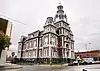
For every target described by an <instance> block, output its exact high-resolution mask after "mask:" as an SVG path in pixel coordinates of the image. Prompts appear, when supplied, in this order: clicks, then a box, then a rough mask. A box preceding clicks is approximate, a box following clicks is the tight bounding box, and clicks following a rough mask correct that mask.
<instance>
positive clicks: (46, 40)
mask: <svg viewBox="0 0 100 71" xmlns="http://www.w3.org/2000/svg"><path fill="white" fill-rule="evenodd" d="M47 44H48V37H45V45H47Z"/></svg>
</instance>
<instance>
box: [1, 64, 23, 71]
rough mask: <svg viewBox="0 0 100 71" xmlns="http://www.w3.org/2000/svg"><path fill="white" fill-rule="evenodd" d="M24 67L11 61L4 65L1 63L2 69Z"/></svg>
mask: <svg viewBox="0 0 100 71" xmlns="http://www.w3.org/2000/svg"><path fill="white" fill-rule="evenodd" d="M19 68H23V66H20V65H16V64H11V63H6V64H4V65H0V70H5V69H19Z"/></svg>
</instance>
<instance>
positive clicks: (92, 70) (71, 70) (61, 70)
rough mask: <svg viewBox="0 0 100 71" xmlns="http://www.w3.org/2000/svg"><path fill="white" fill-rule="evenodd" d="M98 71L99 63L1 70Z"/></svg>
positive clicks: (99, 68) (99, 70)
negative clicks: (84, 70)
mask: <svg viewBox="0 0 100 71" xmlns="http://www.w3.org/2000/svg"><path fill="white" fill-rule="evenodd" d="M83 69H86V70H87V71H100V64H94V65H84V66H66V67H44V66H36V65H31V66H24V67H23V68H22V69H9V70H1V71H82V70H83Z"/></svg>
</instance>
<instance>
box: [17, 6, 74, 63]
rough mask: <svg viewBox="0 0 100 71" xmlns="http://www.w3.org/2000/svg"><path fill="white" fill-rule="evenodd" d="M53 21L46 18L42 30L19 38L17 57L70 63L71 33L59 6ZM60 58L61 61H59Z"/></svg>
mask: <svg viewBox="0 0 100 71" xmlns="http://www.w3.org/2000/svg"><path fill="white" fill-rule="evenodd" d="M57 8H58V11H57V14H56V15H55V17H54V19H53V18H52V17H48V18H47V20H46V22H45V25H44V26H43V28H44V30H42V31H40V30H37V31H35V32H33V33H30V34H28V36H27V37H26V36H21V39H20V42H18V57H19V58H22V59H26V60H31V61H35V60H39V62H43V63H44V62H47V63H48V62H52V61H53V62H57V61H58V62H59V60H61V59H62V60H63V62H64V63H65V62H71V61H72V60H74V59H75V56H74V40H73V33H72V31H71V28H70V27H69V24H68V23H67V16H66V14H64V11H63V6H62V5H59V6H58V7H57ZM60 58H61V59H60Z"/></svg>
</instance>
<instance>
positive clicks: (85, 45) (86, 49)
mask: <svg viewBox="0 0 100 71" xmlns="http://www.w3.org/2000/svg"><path fill="white" fill-rule="evenodd" d="M88 44H91V43H88ZM88 44H85V49H86V58H87V52H88V50H87V45H88Z"/></svg>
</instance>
